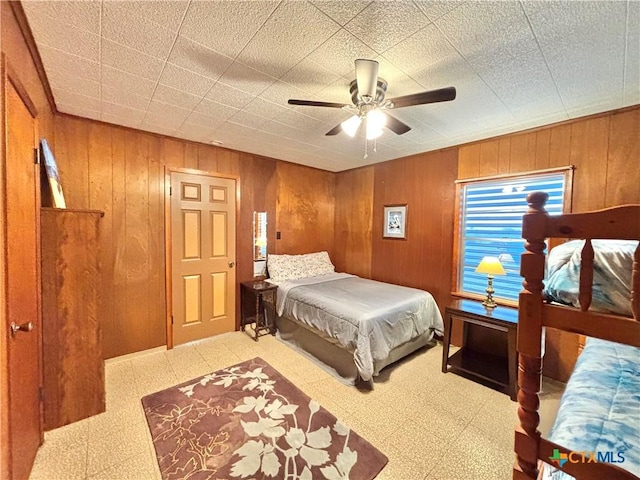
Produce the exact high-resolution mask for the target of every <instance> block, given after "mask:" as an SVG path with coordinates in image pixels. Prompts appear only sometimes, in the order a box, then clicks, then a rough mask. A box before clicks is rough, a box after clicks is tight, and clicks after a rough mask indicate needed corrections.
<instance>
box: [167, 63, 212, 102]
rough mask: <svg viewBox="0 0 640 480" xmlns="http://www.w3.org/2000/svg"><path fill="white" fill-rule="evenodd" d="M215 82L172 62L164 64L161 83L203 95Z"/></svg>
mask: <svg viewBox="0 0 640 480" xmlns="http://www.w3.org/2000/svg"><path fill="white" fill-rule="evenodd" d="M214 83H215V82H214V81H213V80H212V79H210V78H207V77H203V76H202V75H198V74H197V73H194V72H191V71H189V70H185V69H184V68H181V67H178V66H177V65H174V64H172V63H167V64H166V65H165V66H164V70H163V71H162V75H161V76H160V84H162V85H166V86H167V87H171V88H175V89H177V90H182V91H183V92H187V93H190V94H192V95H198V96H201V97H202V96H204V95H205V94H206V93H207V92H208V91H209V89H210V88H211V87H212V86H213V84H214Z"/></svg>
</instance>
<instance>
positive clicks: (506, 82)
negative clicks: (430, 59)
mask: <svg viewBox="0 0 640 480" xmlns="http://www.w3.org/2000/svg"><path fill="white" fill-rule="evenodd" d="M435 24H436V26H437V28H438V29H439V30H440V31H441V32H442V33H443V34H444V35H445V37H446V38H447V39H448V41H449V42H450V43H451V44H452V45H453V46H454V47H455V48H456V50H457V51H458V52H460V53H461V54H462V56H463V57H464V58H465V60H466V61H467V62H468V63H469V64H470V66H471V67H472V68H473V69H474V70H475V71H476V72H477V73H478V75H480V77H481V78H482V79H483V80H484V81H485V82H486V83H487V84H488V85H489V86H490V88H491V89H492V90H493V91H494V92H495V93H496V94H497V95H498V96H499V97H500V99H501V100H502V102H503V103H504V104H505V105H506V106H507V107H508V108H509V109H510V110H511V111H512V112H513V113H514V114H515V115H516V117H517V118H526V117H527V116H529V117H530V116H537V115H539V114H540V113H542V112H548V111H562V110H563V105H562V101H561V100H560V96H559V95H558V94H557V92H556V89H555V84H554V82H553V78H552V77H551V75H550V73H549V70H548V68H547V66H546V62H545V60H544V57H543V55H542V52H540V49H539V48H538V44H537V42H536V39H535V37H534V35H533V32H532V31H531V28H530V27H529V22H528V21H527V18H526V16H525V14H524V12H523V10H522V8H521V7H520V5H519V4H518V3H502V4H498V3H474V2H470V3H467V4H465V5H463V6H461V7H459V8H457V9H455V10H454V11H452V12H451V13H450V14H448V15H445V16H444V17H443V18H441V19H439V20H437V21H436V22H435ZM478 38H484V39H487V40H485V42H483V43H482V47H480V46H479V44H478V43H477V42H476V40H477V39H478ZM487 47H488V48H487Z"/></svg>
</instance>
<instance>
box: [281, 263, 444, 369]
mask: <svg viewBox="0 0 640 480" xmlns="http://www.w3.org/2000/svg"><path fill="white" fill-rule="evenodd" d="M277 313H278V315H279V316H285V317H288V318H293V319H295V320H297V321H298V322H301V323H303V324H306V325H308V326H310V327H313V328H314V329H316V330H318V331H320V332H321V333H322V334H323V335H324V336H325V337H329V338H332V339H334V340H335V341H336V342H337V343H339V344H340V345H341V347H342V348H345V349H347V350H349V351H351V352H353V359H354V363H355V365H356V367H357V369H358V373H359V375H360V377H361V378H362V380H365V381H368V380H370V379H371V377H372V376H373V374H374V372H375V368H374V363H375V362H378V361H382V360H385V359H386V358H387V357H388V356H389V353H390V352H391V350H393V349H394V348H396V347H398V346H400V345H402V344H405V343H406V342H408V341H410V340H412V339H414V338H417V337H420V336H423V335H424V334H430V335H431V336H432V335H433V333H437V334H439V335H442V334H443V330H444V326H443V322H442V316H441V315H440V310H439V309H438V306H437V304H436V302H435V300H434V299H433V297H432V296H431V294H430V293H428V292H425V291H423V290H418V289H415V288H409V287H403V286H399V285H392V284H388V283H383V282H377V281H374V280H368V279H364V278H359V277H356V276H354V275H348V274H344V273H333V274H329V275H322V276H318V277H311V278H302V279H297V280H291V281H287V282H283V283H280V284H279V286H278V301H277Z"/></svg>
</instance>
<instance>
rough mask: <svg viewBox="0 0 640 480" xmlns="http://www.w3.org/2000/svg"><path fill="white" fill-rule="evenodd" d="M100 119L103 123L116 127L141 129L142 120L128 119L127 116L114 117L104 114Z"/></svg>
mask: <svg viewBox="0 0 640 480" xmlns="http://www.w3.org/2000/svg"><path fill="white" fill-rule="evenodd" d="M100 119H101V120H102V121H103V122H107V123H112V124H114V125H122V126H123V127H129V128H139V126H140V122H141V120H136V119H132V118H128V117H126V116H119V115H112V114H110V113H104V112H103V113H102V114H101V115H100Z"/></svg>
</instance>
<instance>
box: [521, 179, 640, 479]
mask: <svg viewBox="0 0 640 480" xmlns="http://www.w3.org/2000/svg"><path fill="white" fill-rule="evenodd" d="M547 199H548V195H547V194H546V193H544V192H535V193H531V194H530V195H529V196H527V202H528V204H529V210H528V211H527V213H526V214H525V215H524V217H523V225H522V236H523V238H524V239H525V253H523V254H522V260H521V267H520V274H521V275H522V277H524V281H523V283H522V285H523V287H524V289H523V290H522V291H521V292H520V297H519V307H518V308H519V313H518V353H519V369H518V387H519V391H518V403H519V408H518V417H519V418H520V426H519V427H518V428H516V434H515V452H516V462H515V464H514V469H513V479H514V480H524V479H527V480H533V479H536V478H537V476H538V460H539V459H544V458H546V459H548V458H549V457H550V456H551V455H552V454H553V449H554V448H557V449H559V450H560V452H561V453H569V452H570V450H568V449H566V448H564V447H562V446H560V445H557V444H554V443H553V442H551V441H549V440H546V439H543V438H542V437H541V435H540V432H539V431H538V425H539V423H540V416H539V414H538V408H539V405H540V399H539V393H540V386H541V377H542V356H543V352H542V335H543V333H542V332H543V327H550V328H556V329H560V330H564V331H568V332H573V333H578V334H580V335H586V336H590V337H598V338H602V339H604V340H610V341H613V342H617V343H623V344H628V345H634V346H636V347H640V322H639V321H638V319H639V317H640V246H639V247H638V248H636V250H635V254H634V262H633V272H632V285H631V290H632V294H631V310H632V312H633V318H629V317H623V316H618V315H608V314H603V313H597V312H593V311H589V306H590V305H591V298H592V283H593V246H592V243H591V240H592V239H623V240H640V205H625V206H619V207H612V208H607V209H604V210H598V211H594V212H587V213H569V214H564V215H559V216H555V217H551V216H549V215H548V214H547V212H546V211H545V209H544V205H545V203H546V201H547ZM548 238H566V239H584V240H585V245H584V248H583V250H582V256H581V268H580V285H579V300H580V309H577V308H572V307H565V306H559V305H551V304H546V303H545V302H544V298H543V292H542V290H543V279H544V272H545V248H546V243H545V241H546V240H547V239H548ZM565 471H567V473H569V474H571V475H573V476H574V477H576V478H580V479H587V480H591V479H593V480H596V479H601V478H616V479H621V480H623V479H635V480H637V477H636V476H635V475H633V474H631V473H629V472H628V471H626V470H623V469H621V468H619V467H617V466H614V465H611V464H606V463H597V464H594V463H590V464H581V463H576V464H571V465H570V466H569V467H568V468H566V469H565Z"/></svg>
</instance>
